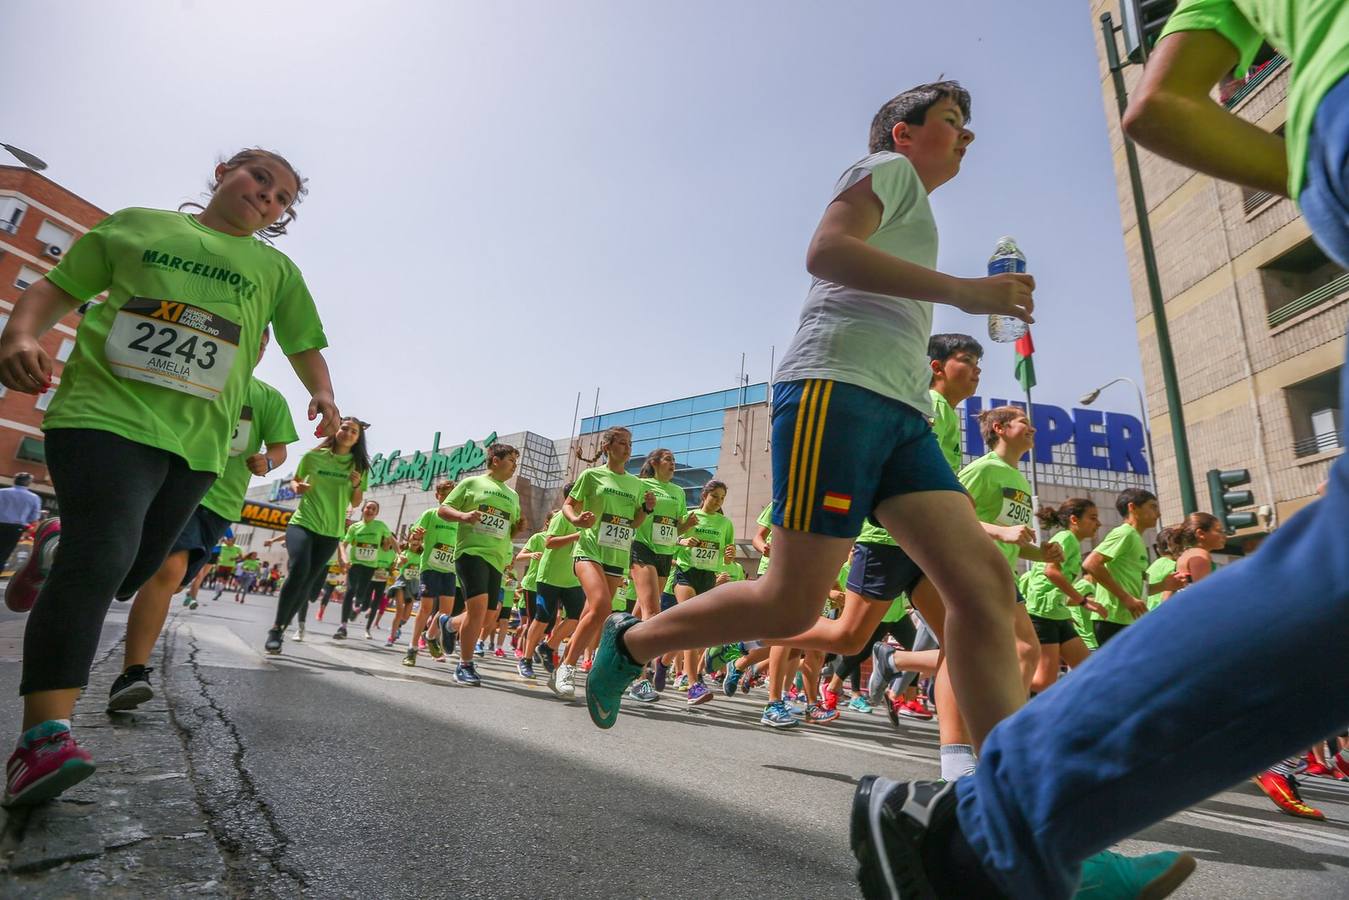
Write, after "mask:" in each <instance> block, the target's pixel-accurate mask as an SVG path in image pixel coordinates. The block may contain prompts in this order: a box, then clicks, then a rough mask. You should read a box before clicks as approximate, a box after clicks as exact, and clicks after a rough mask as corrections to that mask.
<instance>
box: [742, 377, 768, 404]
mask: <svg viewBox="0 0 1349 900" xmlns="http://www.w3.org/2000/svg"><path fill="white" fill-rule="evenodd" d="M767 399H768V384H767V383H766V382H761V383H760V384H751V385H750V386H749V387H748V388H746V389H745V402H746V403H763V402H764V401H765V400H767Z"/></svg>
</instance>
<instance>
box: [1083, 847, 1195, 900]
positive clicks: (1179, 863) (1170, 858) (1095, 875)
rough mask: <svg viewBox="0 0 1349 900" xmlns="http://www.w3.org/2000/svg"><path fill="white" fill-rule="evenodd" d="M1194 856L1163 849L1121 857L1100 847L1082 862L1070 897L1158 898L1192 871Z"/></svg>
mask: <svg viewBox="0 0 1349 900" xmlns="http://www.w3.org/2000/svg"><path fill="white" fill-rule="evenodd" d="M1194 866H1195V862H1194V857H1193V856H1191V855H1190V854H1188V853H1177V852H1176V851H1174V850H1163V851H1162V852H1160V853H1147V854H1144V855H1143V856H1124V855H1122V854H1119V853H1112V852H1110V851H1109V850H1104V851H1102V852H1100V853H1097V854H1096V855H1095V856H1092V857H1088V858H1087V859H1086V860H1084V861H1083V862H1082V880H1081V881H1080V882H1078V885H1077V893H1076V894H1074V895H1073V898H1074V900H1160V898H1162V897H1168V896H1170V895H1171V892H1172V891H1174V890H1175V889H1176V888H1178V887H1180V886H1181V884H1182V883H1183V882H1184V881H1185V879H1187V878H1189V877H1190V874H1191V873H1192V872H1194Z"/></svg>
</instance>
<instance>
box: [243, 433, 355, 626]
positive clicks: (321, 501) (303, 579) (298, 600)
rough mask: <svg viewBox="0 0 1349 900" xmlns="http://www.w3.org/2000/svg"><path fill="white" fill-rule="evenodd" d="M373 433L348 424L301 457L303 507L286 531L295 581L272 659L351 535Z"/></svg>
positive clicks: (286, 594) (284, 594) (288, 588)
mask: <svg viewBox="0 0 1349 900" xmlns="http://www.w3.org/2000/svg"><path fill="white" fill-rule="evenodd" d="M368 427H370V426H369V425H367V424H366V423H365V422H362V421H361V420H360V419H357V418H354V417H351V416H348V417H346V418H343V419H342V424H341V425H339V426H338V428H337V433H336V434H335V435H333V436H332V437H329V438H324V439H323V442H322V443H320V444H319V445H318V446H317V447H315V448H314V449H313V450H310V451H309V452H308V453H306V454H305V455H304V456H302V457H300V464H299V466H297V467H296V469H295V477H294V478H292V479H291V482H290V487H291V490H293V491H295V493H296V495H298V496H299V498H300V505H299V507H298V508H297V509H296V510H295V515H293V516H291V517H290V524H289V525H287V526H286V554H287V557H288V560H289V561H288V567H287V570H288V571H289V573H290V576H289V577H288V578H287V579H286V583H285V585H283V586H282V588H281V596H280V597H278V598H277V602H276V619H275V620H274V621H273V623H272V628H271V630H270V631H268V632H267V643H266V644H265V645H264V647H265V649H266V651H267V652H268V653H280V652H281V636H282V634H283V633H284V631H285V629H286V626H288V625H289V624H290V620H291V619H292V618H294V617H295V614H296V613H299V612H300V609H301V607H307V606H308V604H309V600H310V599H311V598H312V597H313V596H314V595H315V594H317V593H318V592H319V585H320V584H321V583H322V580H323V573H324V570H325V569H326V567H327V565H328V560H329V559H331V558H332V555H333V553H334V552H335V551H336V550H337V545H338V542H339V541H340V540H341V538H342V535H343V534H344V533H346V526H347V510H348V509H349V508H351V507H353V506H360V505H361V499H362V497H364V495H365V488H366V486H367V485H368V484H369V483H370V452H369V451H368V450H367V449H366V446H365V430H366V429H367V428H368ZM343 602H344V603H345V602H346V600H345V599H344V601H343ZM301 621H303V618H302V619H301ZM344 624H345V623H344Z"/></svg>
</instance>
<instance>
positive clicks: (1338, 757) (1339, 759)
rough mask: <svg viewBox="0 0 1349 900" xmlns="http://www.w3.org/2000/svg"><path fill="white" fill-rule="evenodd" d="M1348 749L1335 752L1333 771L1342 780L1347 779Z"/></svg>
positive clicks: (1348, 765) (1348, 770) (1348, 773)
mask: <svg viewBox="0 0 1349 900" xmlns="http://www.w3.org/2000/svg"><path fill="white" fill-rule="evenodd" d="M1346 754H1349V751H1346V750H1341V751H1340V752H1339V753H1336V754H1335V772H1336V775H1337V777H1338V778H1339V779H1340V780H1341V781H1343V780H1345V779H1349V755H1346Z"/></svg>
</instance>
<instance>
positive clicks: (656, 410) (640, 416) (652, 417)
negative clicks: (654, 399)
mask: <svg viewBox="0 0 1349 900" xmlns="http://www.w3.org/2000/svg"><path fill="white" fill-rule="evenodd" d="M659 419H660V404H659V403H655V404H652V405H651V406H641V407H638V408H637V409H635V410H633V416H632V421H634V422H655V421H657V420H659Z"/></svg>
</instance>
